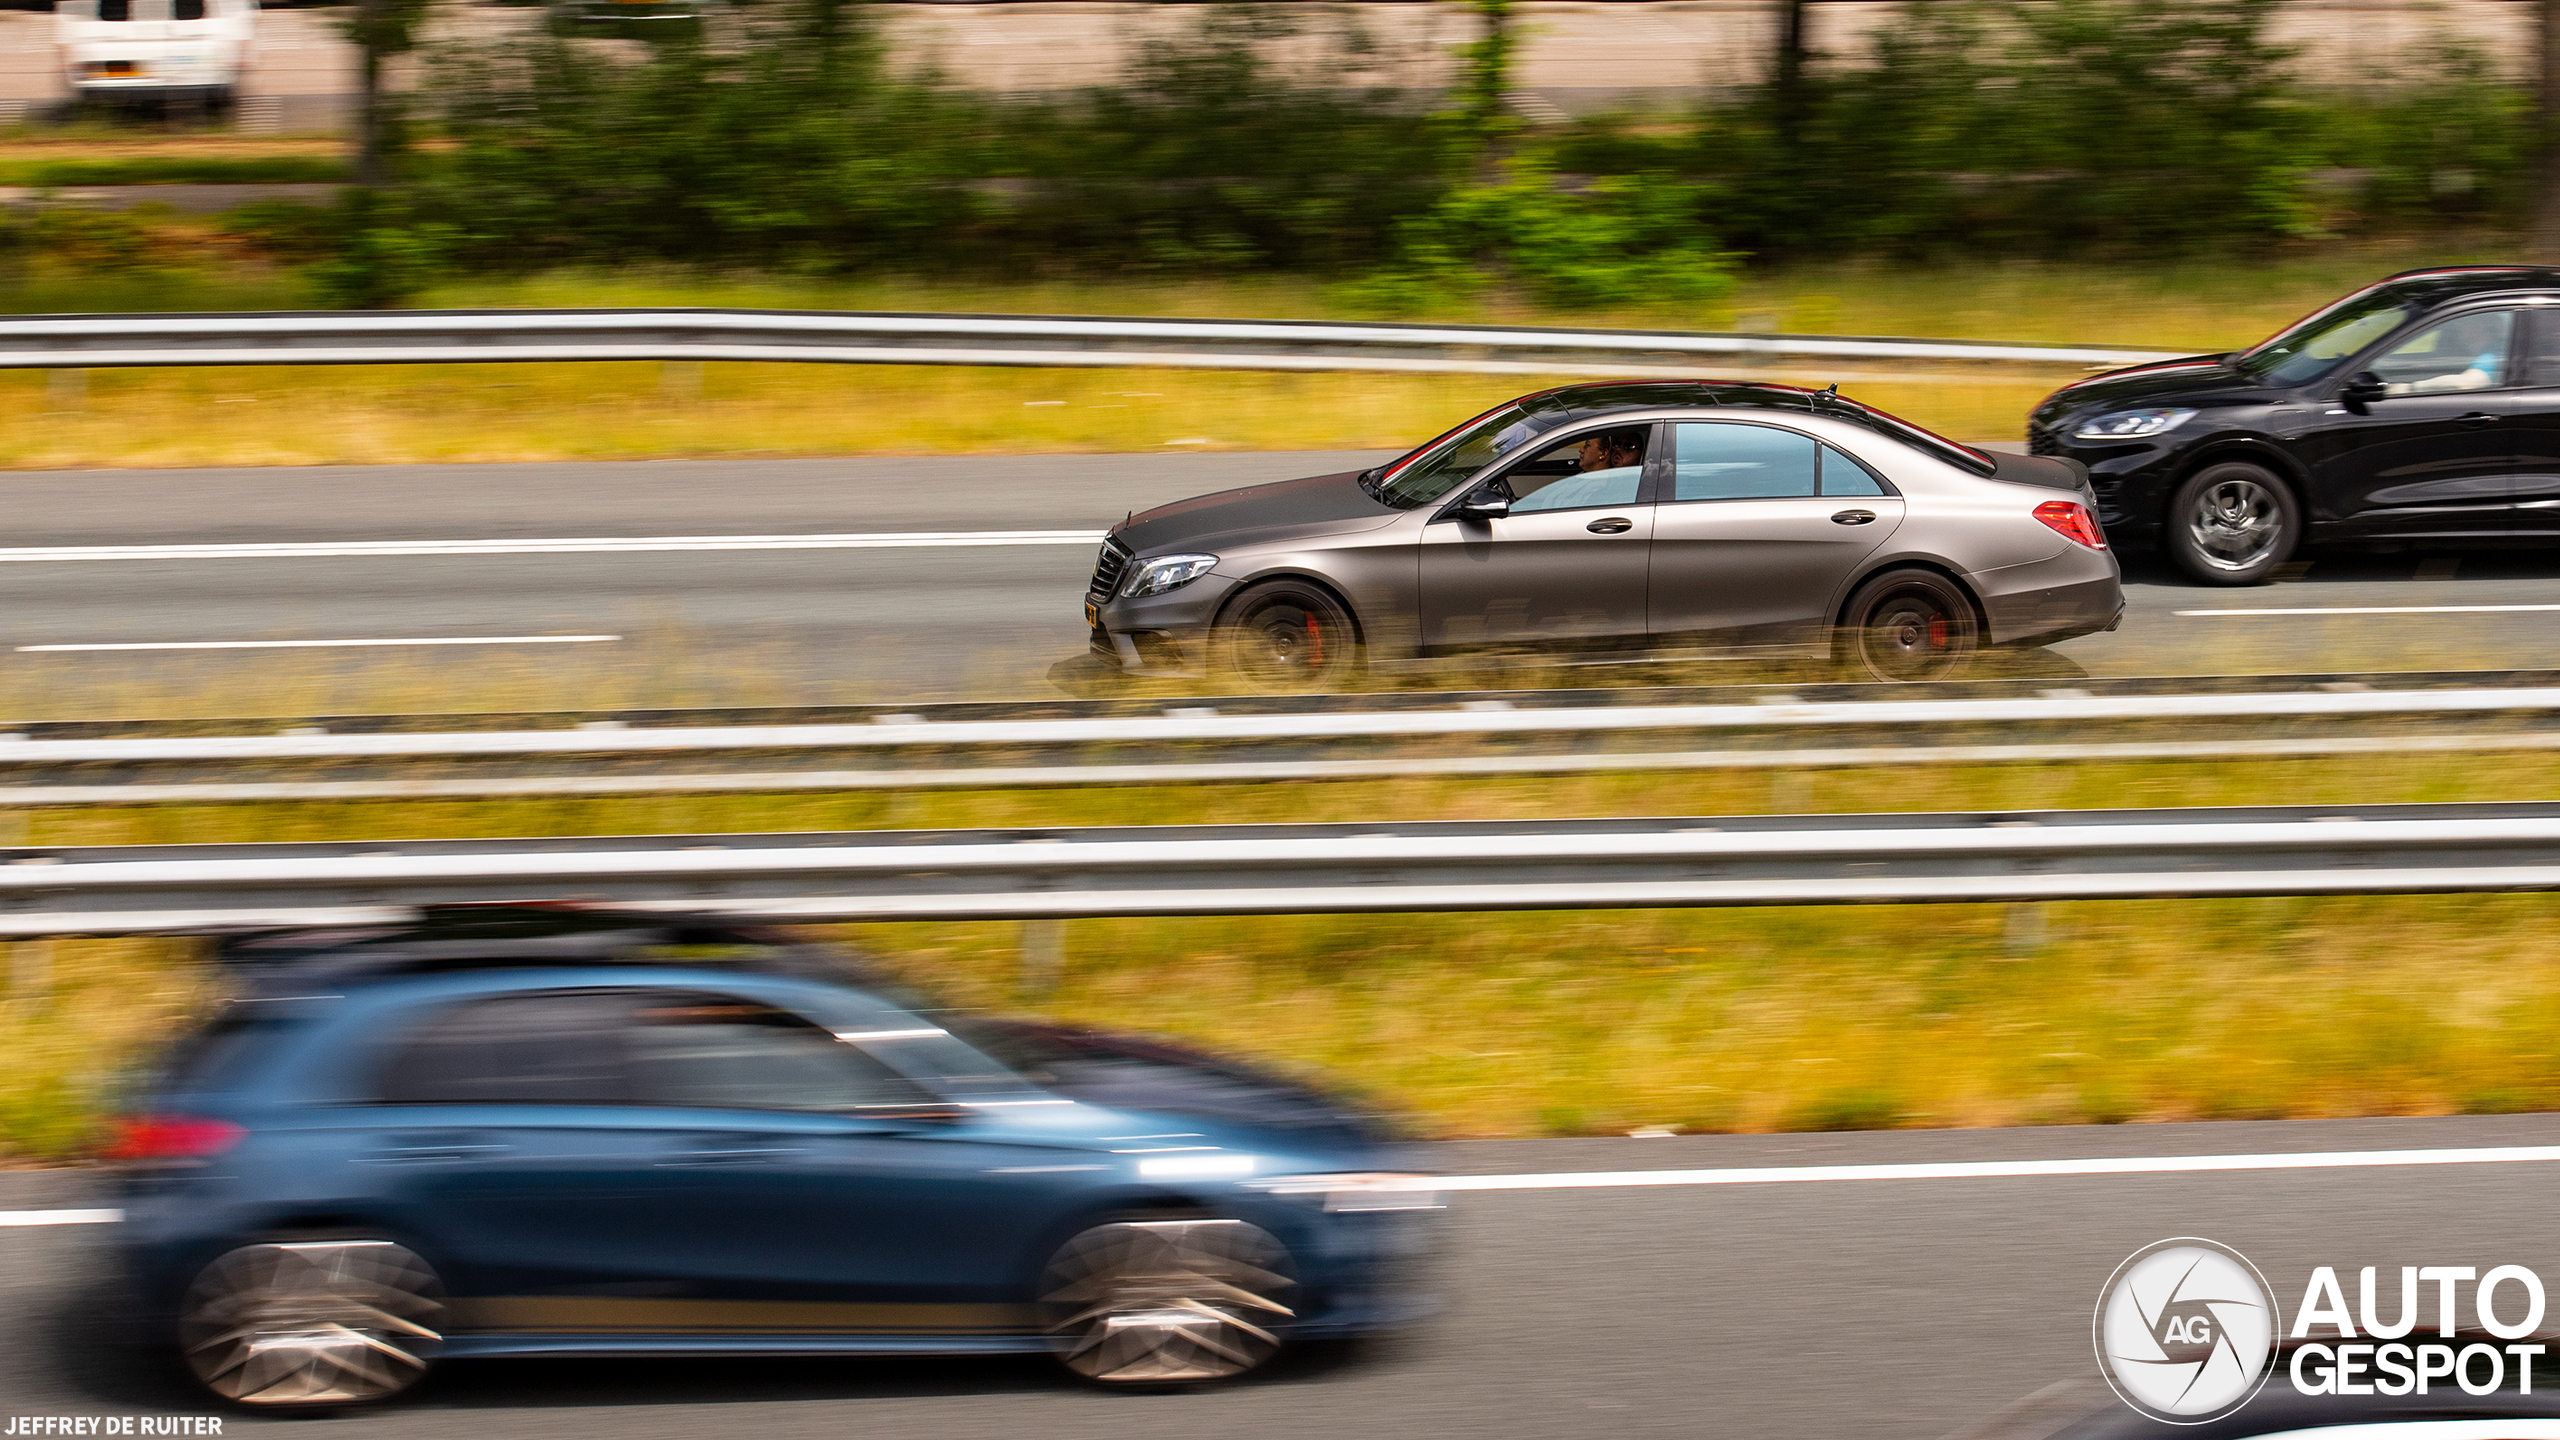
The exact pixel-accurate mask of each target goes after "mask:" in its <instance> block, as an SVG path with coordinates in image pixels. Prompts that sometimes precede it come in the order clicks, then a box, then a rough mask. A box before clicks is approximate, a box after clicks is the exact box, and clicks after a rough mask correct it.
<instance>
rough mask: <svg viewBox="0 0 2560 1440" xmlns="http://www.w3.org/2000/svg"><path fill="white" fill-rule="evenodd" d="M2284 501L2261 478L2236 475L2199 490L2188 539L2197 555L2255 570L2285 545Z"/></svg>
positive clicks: (2218, 565)
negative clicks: (2259, 480)
mask: <svg viewBox="0 0 2560 1440" xmlns="http://www.w3.org/2000/svg"><path fill="white" fill-rule="evenodd" d="M2284 529H2285V525H2284V505H2283V502H2282V501H2281V500H2280V499H2278V498H2277V496H2276V495H2275V493H2274V492H2273V491H2271V490H2269V489H2268V488H2267V487H2266V486H2265V485H2263V484H2261V483H2260V482H2258V481H2256V480H2251V479H2248V478H2246V477H2242V476H2231V477H2228V478H2225V479H2220V480H2216V481H2213V482H2212V483H2211V484H2208V485H2205V486H2202V487H2200V488H2199V489H2198V490H2197V491H2196V497H2195V504H2194V506H2193V507H2192V508H2191V509H2190V510H2189V511H2188V512H2187V537H2188V539H2189V540H2190V541H2191V542H2192V544H2193V548H2194V551H2195V555H2196V558H2197V559H2199V560H2201V561H2203V562H2204V563H2205V564H2207V565H2210V566H2212V567H2213V568H2214V569H2216V570H2227V571H2235V572H2236V571H2243V570H2253V569H2256V568H2257V567H2258V566H2260V565H2263V564H2265V563H2266V562H2267V559H2268V557H2269V556H2271V555H2273V554H2274V553H2275V551H2276V548H2277V547H2278V546H2280V545H2282V544H2283V543H2284Z"/></svg>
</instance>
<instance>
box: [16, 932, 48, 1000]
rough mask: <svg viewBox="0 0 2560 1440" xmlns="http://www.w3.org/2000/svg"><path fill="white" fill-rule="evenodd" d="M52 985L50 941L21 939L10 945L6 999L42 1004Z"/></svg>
mask: <svg viewBox="0 0 2560 1440" xmlns="http://www.w3.org/2000/svg"><path fill="white" fill-rule="evenodd" d="M52 988H53V942H52V941H51V940H47V939H36V940H21V941H19V942H18V943H17V944H15V945H13V946H11V947H9V998H10V999H12V1000H23V1001H26V1002H27V1003H29V1004H31V1005H42V1004H43V1003H44V1000H45V996H46V994H47V993H48V992H50V991H51V990H52Z"/></svg>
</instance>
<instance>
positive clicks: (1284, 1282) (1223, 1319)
mask: <svg viewBox="0 0 2560 1440" xmlns="http://www.w3.org/2000/svg"><path fill="white" fill-rule="evenodd" d="M1289 1270H1290V1265H1289V1252H1288V1251H1287V1250H1286V1249H1285V1248H1283V1247H1282V1246H1281V1244H1280V1242H1279V1241H1278V1240H1276V1239H1274V1238H1272V1235H1271V1233H1270V1232H1269V1231H1267V1230H1264V1229H1262V1228H1261V1227H1260V1226H1258V1225H1249V1224H1247V1223H1245V1222H1244V1221H1242V1220H1216V1219H1206V1218H1171V1219H1149V1218H1130V1219H1125V1220H1112V1221H1108V1222H1106V1223H1104V1224H1100V1225H1096V1226H1093V1227H1092V1228H1090V1229H1088V1230H1085V1231H1083V1232H1082V1233H1080V1234H1078V1235H1076V1236H1075V1237H1074V1238H1073V1239H1071V1240H1069V1241H1067V1243H1066V1244H1064V1245H1062V1246H1060V1247H1058V1253H1057V1254H1056V1256H1054V1257H1053V1258H1052V1259H1051V1260H1050V1261H1049V1266H1048V1269H1047V1271H1046V1272H1045V1273H1044V1274H1043V1275H1042V1276H1041V1280H1040V1306H1041V1310H1042V1320H1043V1325H1044V1327H1045V1328H1046V1330H1047V1332H1048V1336H1049V1346H1050V1349H1051V1351H1052V1352H1053V1353H1054V1354H1056V1356H1057V1357H1058V1361H1059V1363H1061V1364H1063V1365H1065V1366H1066V1367H1067V1368H1068V1369H1069V1370H1072V1371H1074V1372H1075V1373H1076V1374H1078V1375H1081V1376H1083V1377H1084V1378H1086V1379H1088V1380H1092V1381H1095V1382H1098V1383H1100V1384H1105V1385H1135V1386H1149V1385H1196V1384H1204V1383H1207V1382H1209V1381H1214V1380H1231V1379H1234V1378H1235V1377H1236V1376H1239V1375H1242V1374H1245V1373H1246V1372H1248V1371H1251V1370H1254V1369H1258V1368H1260V1366H1261V1365H1262V1364H1263V1362H1265V1361H1267V1360H1269V1359H1270V1358H1271V1357H1272V1356H1273V1355H1275V1354H1277V1353H1279V1350H1280V1346H1281V1343H1282V1336H1283V1335H1284V1334H1285V1327H1286V1326H1287V1325H1288V1324H1289V1322H1290V1321H1292V1320H1294V1319H1296V1318H1297V1314H1296V1312H1295V1311H1294V1310H1292V1309H1291V1308H1290V1307H1289V1305H1288V1304H1287V1303H1286V1302H1285V1301H1284V1300H1282V1299H1281V1298H1280V1297H1281V1296H1282V1295H1284V1294H1286V1292H1288V1291H1289V1290H1291V1289H1294V1288H1295V1287H1296V1282H1295V1281H1294V1280H1292V1279H1290V1278H1289Z"/></svg>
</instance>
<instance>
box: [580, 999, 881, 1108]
mask: <svg viewBox="0 0 2560 1440" xmlns="http://www.w3.org/2000/svg"><path fill="white" fill-rule="evenodd" d="M631 1018H632V1029H631V1031H630V1040H631V1061H632V1072H633V1075H634V1078H635V1080H636V1082H637V1091H638V1097H637V1098H638V1099H639V1101H640V1103H642V1104H644V1105H707V1106H714V1107H717V1108H720V1109H725V1110H833V1111H847V1110H861V1109H866V1108H871V1107H875V1106H888V1105H913V1104H919V1103H922V1102H925V1101H929V1100H931V1099H932V1096H931V1095H929V1094H928V1093H927V1092H926V1091H925V1090H924V1089H922V1088H921V1087H920V1086H918V1085H916V1084H915V1082H913V1081H911V1080H908V1079H907V1078H906V1077H904V1076H902V1075H900V1074H898V1073H897V1072H896V1071H894V1070H891V1069H890V1068H889V1067H887V1066H885V1065H883V1064H881V1063H880V1062H879V1061H877V1060H874V1059H872V1058H871V1057H870V1056H869V1055H866V1054H864V1053H863V1052H862V1051H860V1050H858V1049H855V1048H854V1047H853V1046H851V1045H849V1044H846V1043H845V1042H844V1041H842V1040H838V1039H837V1038H836V1037H835V1036H833V1035H831V1034H828V1033H827V1032H826V1031H824V1030H821V1029H819V1028H818V1027H817V1026H815V1025H812V1024H810V1023H809V1022H808V1021H806V1020H803V1019H801V1018H800V1017H799V1016H797V1015H793V1014H790V1013H788V1012H787V1011H782V1010H776V1009H773V1008H772V1007H770V1006H767V1005H760V1004H757V1003H755V1002H753V1001H747V1000H739V999H735V998H732V997H728V996H721V995H683V994H673V993H667V994H658V995H652V996H648V997H646V998H645V999H644V1000H643V1001H642V1003H640V1004H639V1005H637V1006H635V1007H634V1008H633V1010H632V1017H631Z"/></svg>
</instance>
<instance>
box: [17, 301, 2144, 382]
mask: <svg viewBox="0 0 2560 1440" xmlns="http://www.w3.org/2000/svg"><path fill="white" fill-rule="evenodd" d="M2175 358H2179V357H2178V355H2177V354H2176V353H2174V352H2166V351H2150V350H2132V349H2119V348H2115V347H2110V346H2089V345H2080V346H2050V345H2011V344H2002V343H1998V342H1991V341H1973V340H1914V339H1901V338H1894V337H1878V336H1846V335H1747V334H1689V333H1681V332H1676V331H1652V330H1593V331H1572V330H1543V329H1525V328H1506V327H1501V326H1489V325H1365V324H1364V325H1345V324H1333V323H1329V322H1323V321H1294V320H1181V319H1144V318H1121V317H1113V316H1080V315H921V314H890V313H870V312H834V311H794V310H691V309H683V310H678V309H667V310H410V311H379V312H375V311H358V312H336V311H310V312H243V313H233V314H140V315H27V316H9V317H0V368H20V369H23V368H28V367H42V368H49V369H75V368H77V369H87V368H104V367H112V366H129V365H381V364H424V363H452V362H474V363H476V362H486V361H530V360H767V361H803V362H820V363H831V364H864V365H883V364H885V365H1040V366H1087V367H1091V366H1106V367H1107V366H1162V367H1175V368H1188V369H1242V370H1375V371H1416V372H1459V373H1473V374H1585V373H1587V374H1608V375H1629V374H1645V373H1662V374H1694V373H1695V372H1696V368H1697V364H1698V362H1700V361H1702V360H1716V361H1725V362H1736V361H1740V362H1750V361H1761V360H1787V359H1823V360H1852V361H1870V362H1872V361H1919V362H1930V363H1938V364H1946V363H1953V364H1958V365H1982V364H1993V365H2031V366H2077V367H2089V366H2118V365H2137V364H2141V363H2144V362H2146V361H2153V360H2166V359H2175Z"/></svg>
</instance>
